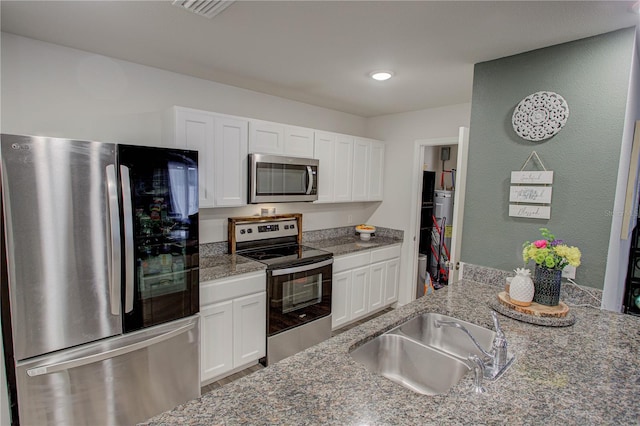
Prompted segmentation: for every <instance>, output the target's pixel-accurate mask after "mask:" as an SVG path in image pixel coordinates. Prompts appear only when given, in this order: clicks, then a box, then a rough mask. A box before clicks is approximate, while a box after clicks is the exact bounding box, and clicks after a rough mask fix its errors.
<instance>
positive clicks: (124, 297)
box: [1, 134, 200, 425]
mask: <svg viewBox="0 0 640 426" xmlns="http://www.w3.org/2000/svg"><path fill="white" fill-rule="evenodd" d="M1 139H2V141H1V149H2V170H1V171H2V202H3V219H4V234H5V235H3V238H4V239H5V243H6V244H5V245H4V247H3V248H6V253H5V256H4V257H5V259H3V267H6V274H5V273H3V280H2V284H3V288H2V291H3V294H4V296H5V297H3V299H2V300H3V306H2V310H3V312H2V326H3V341H4V347H5V359H6V361H5V362H6V365H7V373H8V376H9V382H10V383H9V389H10V395H11V404H12V422H14V423H17V421H18V420H19V422H20V424H22V425H42V424H65V425H66V424H85V425H97V424H100V425H106V424H114V425H125V424H133V423H136V422H139V421H143V420H145V419H147V418H149V417H151V416H153V415H156V414H159V413H160V412H162V411H165V410H169V409H171V408H173V407H175V406H176V405H178V404H181V403H183V402H186V401H188V400H190V399H193V398H197V397H199V396H200V381H199V338H198V336H199V331H198V327H199V324H198V317H197V312H198V308H199V299H198V273H199V271H198V264H199V262H198V181H197V175H198V169H197V168H198V165H197V153H196V152H193V151H186V150H176V149H161V148H150V147H141V146H130V145H116V144H111V143H99V142H85V141H76V140H66V139H57V138H46V137H31V136H17V135H4V134H3V135H2V136H1ZM7 293H8V294H7ZM6 296H8V297H6Z"/></svg>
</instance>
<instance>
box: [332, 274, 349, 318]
mask: <svg viewBox="0 0 640 426" xmlns="http://www.w3.org/2000/svg"><path fill="white" fill-rule="evenodd" d="M331 285H332V288H331V328H332V329H333V330H335V329H336V328H339V327H340V326H341V325H342V324H345V323H347V322H349V320H350V319H351V315H350V312H351V271H344V272H340V273H338V274H333V280H332V283H331Z"/></svg>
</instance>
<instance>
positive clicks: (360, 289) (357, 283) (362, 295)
mask: <svg viewBox="0 0 640 426" xmlns="http://www.w3.org/2000/svg"><path fill="white" fill-rule="evenodd" d="M351 272H352V277H351V279H352V281H351V319H352V320H353V319H357V318H360V317H363V316H365V315H366V314H367V312H368V310H367V307H368V305H369V303H368V301H369V298H368V297H367V290H368V287H369V272H370V268H369V265H367V266H363V267H362V268H357V269H354V270H353V271H351Z"/></svg>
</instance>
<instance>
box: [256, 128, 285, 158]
mask: <svg viewBox="0 0 640 426" xmlns="http://www.w3.org/2000/svg"><path fill="white" fill-rule="evenodd" d="M249 152H260V153H265V154H277V155H283V153H284V126H283V125H282V124H277V123H269V122H264V121H250V122H249Z"/></svg>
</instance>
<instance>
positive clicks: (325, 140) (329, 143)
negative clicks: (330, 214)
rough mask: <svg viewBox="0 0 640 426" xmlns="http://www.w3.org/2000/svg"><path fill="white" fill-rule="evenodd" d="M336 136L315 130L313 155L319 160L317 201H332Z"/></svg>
mask: <svg viewBox="0 0 640 426" xmlns="http://www.w3.org/2000/svg"><path fill="white" fill-rule="evenodd" d="M335 144H336V136H335V135H334V134H332V133H325V132H316V133H315V141H314V147H313V150H314V156H313V158H315V159H316V160H318V161H319V162H320V164H319V166H318V175H319V178H318V202H320V203H327V202H331V201H333V176H334V161H335V152H336V147H335Z"/></svg>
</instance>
